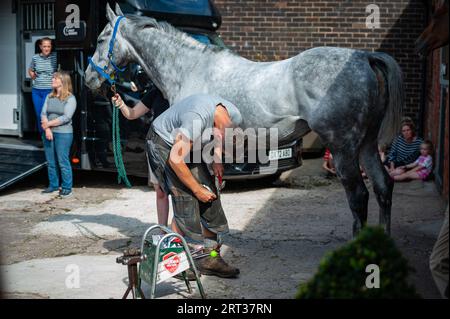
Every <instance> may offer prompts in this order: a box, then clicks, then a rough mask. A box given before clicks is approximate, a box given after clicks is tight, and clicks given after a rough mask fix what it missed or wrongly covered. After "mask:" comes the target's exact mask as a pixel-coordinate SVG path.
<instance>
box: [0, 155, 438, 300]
mask: <svg viewBox="0 0 450 319" xmlns="http://www.w3.org/2000/svg"><path fill="white" fill-rule="evenodd" d="M320 165H321V160H320V159H309V160H305V163H304V165H303V166H302V167H301V168H298V169H296V170H293V171H290V172H287V173H285V174H283V175H282V177H281V181H279V182H278V183H276V184H275V185H268V184H265V185H261V183H260V182H258V181H252V182H249V181H243V182H234V183H229V184H228V185H227V189H226V191H225V193H224V194H223V196H222V203H223V206H224V209H225V212H226V214H227V217H228V220H229V226H230V234H229V235H228V236H227V237H226V245H225V247H224V249H223V253H224V258H225V259H226V260H227V261H229V262H230V263H232V264H233V265H236V266H238V267H239V268H240V270H241V276H240V277H239V278H238V279H218V278H216V277H208V276H203V277H202V283H203V285H204V288H205V291H206V293H207V295H208V297H211V298H293V297H294V295H295V293H296V290H297V286H298V285H299V283H302V282H304V281H306V280H307V279H308V278H310V277H311V276H312V275H313V274H314V272H315V270H316V267H317V266H318V263H319V261H320V259H321V258H322V257H323V256H324V254H325V253H326V252H328V251H330V250H332V249H335V248H337V247H339V246H341V245H343V244H344V243H345V242H347V241H348V240H350V239H351V224H352V217H351V213H350V211H349V209H348V206H347V202H346V199H345V195H344V191H343V188H342V187H341V185H340V184H339V183H338V181H337V180H333V179H332V180H329V179H326V178H325V177H324V175H323V173H322V172H321V170H320ZM78 175H80V174H78ZM115 182H116V178H115V176H114V175H111V174H99V173H95V174H86V173H83V174H81V175H80V176H79V177H78V178H77V179H76V180H75V185H76V187H75V189H74V196H73V197H72V198H69V199H65V200H61V199H57V198H55V196H54V195H41V194H40V190H41V189H42V187H44V183H45V174H41V175H38V176H36V177H33V178H29V179H27V180H26V181H23V182H21V183H20V184H19V185H16V186H14V187H13V188H11V189H9V190H7V191H6V192H4V193H2V194H1V196H0V199H1V202H0V234H1V235H0V236H1V254H2V256H1V257H2V259H1V266H0V271H1V276H2V278H1V279H2V281H3V293H4V294H5V295H6V297H15V298H21V297H32V298H121V296H122V294H123V292H124V291H125V289H126V280H127V271H126V268H125V266H122V265H118V264H116V263H115V258H116V257H117V256H118V255H119V254H120V252H121V251H122V250H123V249H124V248H126V247H129V246H134V245H138V243H139V242H140V240H141V236H142V235H143V233H144V231H145V229H146V228H148V227H149V226H151V225H154V224H155V222H156V207H155V194H154V192H153V191H152V190H151V189H149V188H148V187H147V186H146V185H145V180H134V185H135V186H134V187H133V188H131V189H126V188H122V187H121V186H117V185H115ZM394 192H395V193H394V204H393V214H392V236H393V238H394V239H395V241H396V243H397V245H398V247H399V248H400V249H401V250H402V252H403V253H404V254H405V256H406V257H407V258H408V260H409V262H410V264H411V265H412V266H413V267H414V268H415V270H416V273H415V274H413V276H412V277H411V281H412V282H413V283H414V284H415V285H416V288H417V290H418V291H419V293H420V294H421V295H422V296H423V297H425V298H438V297H439V294H438V292H437V290H436V288H435V287H434V282H433V281H432V279H431V274H430V271H429V270H428V256H429V255H430V252H431V249H432V246H433V244H434V241H435V240H436V237H437V234H438V232H439V229H440V226H441V223H442V220H443V212H444V210H445V203H444V201H443V200H442V199H441V198H440V196H439V195H438V194H437V192H436V190H435V186H434V184H433V183H432V182H427V183H423V182H411V183H405V184H398V185H396V187H395V191H394ZM369 211H370V213H369V223H370V224H376V223H377V220H378V206H377V204H376V201H375V199H374V196H373V193H371V198H370V202H369ZM76 271H79V274H80V277H79V278H80V281H79V288H67V285H66V281H67V280H68V278H70V276H71V275H73V274H74V272H76ZM69 286H70V285H69ZM144 292H148V286H144ZM156 292H157V297H158V298H184V297H189V298H197V297H198V292H197V291H195V292H194V294H193V295H189V294H187V292H186V290H185V289H184V287H183V285H182V284H181V282H179V281H177V280H175V279H173V280H169V281H168V282H164V283H162V284H160V285H158V286H157V289H156Z"/></svg>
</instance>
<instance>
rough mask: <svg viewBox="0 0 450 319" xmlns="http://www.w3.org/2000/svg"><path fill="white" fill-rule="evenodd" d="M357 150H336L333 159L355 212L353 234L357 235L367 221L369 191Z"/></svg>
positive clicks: (352, 209)
mask: <svg viewBox="0 0 450 319" xmlns="http://www.w3.org/2000/svg"><path fill="white" fill-rule="evenodd" d="M355 154H357V153H355V152H348V150H347V151H346V152H343V151H334V153H333V161H334V164H335V166H336V172H337V175H338V177H339V178H340V180H341V183H342V185H343V186H344V189H345V193H346V195H347V200H348V203H349V206H350V209H351V211H352V214H353V219H354V221H353V236H356V235H357V234H358V232H359V231H360V230H361V228H362V227H363V226H365V224H366V222H367V204H368V201H369V192H368V190H367V188H366V185H365V184H364V180H363V178H362V176H361V172H360V170H359V160H358V156H357V155H355Z"/></svg>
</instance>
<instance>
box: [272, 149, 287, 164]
mask: <svg viewBox="0 0 450 319" xmlns="http://www.w3.org/2000/svg"><path fill="white" fill-rule="evenodd" d="M291 157H292V148H285V149H282V150H273V151H270V152H269V161H276V160H280V159H284V158H291Z"/></svg>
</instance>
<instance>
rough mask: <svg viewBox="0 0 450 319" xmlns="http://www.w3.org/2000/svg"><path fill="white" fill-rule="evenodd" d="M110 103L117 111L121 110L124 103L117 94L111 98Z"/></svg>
mask: <svg viewBox="0 0 450 319" xmlns="http://www.w3.org/2000/svg"><path fill="white" fill-rule="evenodd" d="M111 102H112V103H113V105H114V106H115V107H117V108H119V109H121V108H122V106H123V104H124V102H123V100H122V97H121V96H120V95H119V94H115V95H114V96H113V97H112V98H111Z"/></svg>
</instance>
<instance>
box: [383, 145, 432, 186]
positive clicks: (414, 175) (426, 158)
mask: <svg viewBox="0 0 450 319" xmlns="http://www.w3.org/2000/svg"><path fill="white" fill-rule="evenodd" d="M432 150H433V144H432V143H431V142H430V141H425V142H423V143H422V144H421V145H420V156H419V158H418V159H417V160H416V161H415V162H414V163H411V164H408V165H404V166H400V167H397V168H396V169H394V170H393V171H392V172H391V173H390V175H391V177H392V178H393V179H394V180H395V181H405V180H411V179H421V180H423V181H424V180H426V179H427V178H428V176H429V175H430V173H431V171H432V169H433V158H432V157H431V153H432Z"/></svg>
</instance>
